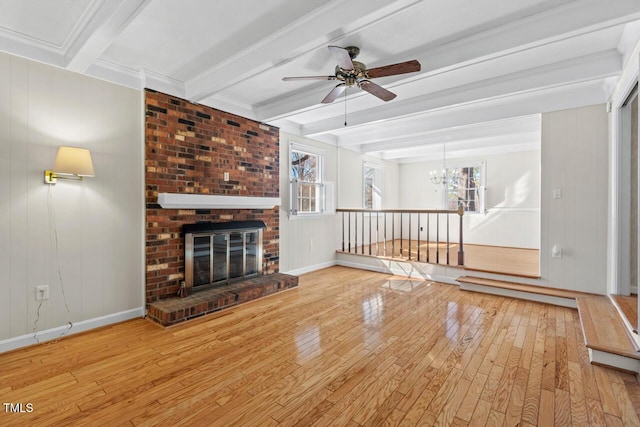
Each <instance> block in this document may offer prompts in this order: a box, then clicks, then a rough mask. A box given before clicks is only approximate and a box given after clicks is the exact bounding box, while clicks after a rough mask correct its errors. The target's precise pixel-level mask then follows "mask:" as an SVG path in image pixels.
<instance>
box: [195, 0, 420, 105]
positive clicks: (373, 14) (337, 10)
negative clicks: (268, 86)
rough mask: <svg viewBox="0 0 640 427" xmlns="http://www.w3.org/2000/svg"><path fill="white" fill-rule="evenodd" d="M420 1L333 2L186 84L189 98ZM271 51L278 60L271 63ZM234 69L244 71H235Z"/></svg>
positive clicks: (221, 87) (206, 93)
mask: <svg viewBox="0 0 640 427" xmlns="http://www.w3.org/2000/svg"><path fill="white" fill-rule="evenodd" d="M419 2H420V0H395V1H391V2H390V1H389V0H339V1H338V0H334V1H331V2H329V3H327V4H326V5H324V6H322V7H320V8H318V9H316V10H314V11H313V12H311V13H309V14H307V15H306V16H304V17H302V18H301V19H298V20H296V21H294V22H293V23H291V24H290V25H288V26H286V27H284V28H282V29H280V30H278V31H276V32H274V33H273V35H272V36H271V37H267V38H265V39H263V40H260V41H258V42H257V43H255V44H253V45H251V46H249V47H248V48H246V49H243V50H241V51H240V52H238V53H236V54H235V55H233V56H231V57H229V58H226V59H224V60H222V61H220V62H219V63H218V64H217V65H216V66H214V67H211V68H210V69H208V70H207V71H205V72H204V73H202V74H200V75H198V76H196V77H194V78H191V79H189V80H188V81H187V82H186V87H187V93H188V96H189V99H193V100H195V101H198V102H199V101H201V100H203V99H205V98H209V97H211V96H212V95H215V94H217V93H218V92H220V91H222V90H224V89H226V88H228V87H230V86H233V85H235V84H238V83H240V82H242V81H243V80H246V79H248V78H251V77H253V76H256V75H258V74H260V73H262V72H264V71H266V70H269V69H271V68H274V67H277V66H279V65H282V64H285V63H288V62H290V61H292V60H294V59H295V58H297V57H299V56H301V55H303V54H305V53H307V52H308V51H310V50H313V49H317V48H320V47H324V46H327V45H328V44H331V42H332V41H333V40H336V39H339V38H342V37H344V36H345V34H348V33H351V32H355V31H360V30H362V29H363V28H366V27H367V26H370V25H372V24H374V23H379V22H381V21H383V20H386V19H389V18H390V17H391V16H393V15H394V14H395V13H397V12H399V11H401V10H405V9H406V8H408V7H411V6H413V5H414V4H417V3H419ZM330 34H335V35H336V36H335V37H333V38H332V37H331V36H328V35H330ZM274 52H276V53H277V54H278V55H281V58H279V59H276V60H274ZM238 70H245V71H244V72H240V73H239V72H238Z"/></svg>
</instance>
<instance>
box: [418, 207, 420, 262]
mask: <svg viewBox="0 0 640 427" xmlns="http://www.w3.org/2000/svg"><path fill="white" fill-rule="evenodd" d="M418 262H420V214H418Z"/></svg>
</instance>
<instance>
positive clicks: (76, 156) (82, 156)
mask: <svg viewBox="0 0 640 427" xmlns="http://www.w3.org/2000/svg"><path fill="white" fill-rule="evenodd" d="M53 172H55V173H56V174H60V175H77V176H95V173H94V171H93V162H92V161H91V152H90V151H89V150H87V149H86V148H76V147H60V148H58V155H57V156H56V162H55V164H54V165H53Z"/></svg>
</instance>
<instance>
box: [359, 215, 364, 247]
mask: <svg viewBox="0 0 640 427" xmlns="http://www.w3.org/2000/svg"><path fill="white" fill-rule="evenodd" d="M361 213H362V249H360V253H361V254H362V255H364V211H362V212H361Z"/></svg>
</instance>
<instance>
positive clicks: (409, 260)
mask: <svg viewBox="0 0 640 427" xmlns="http://www.w3.org/2000/svg"><path fill="white" fill-rule="evenodd" d="M409 261H411V212H409Z"/></svg>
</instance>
